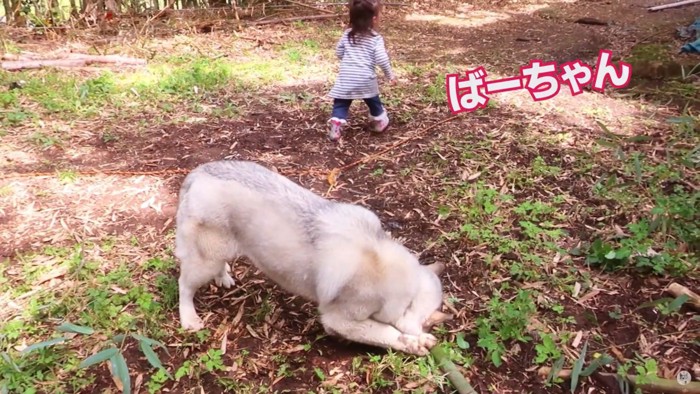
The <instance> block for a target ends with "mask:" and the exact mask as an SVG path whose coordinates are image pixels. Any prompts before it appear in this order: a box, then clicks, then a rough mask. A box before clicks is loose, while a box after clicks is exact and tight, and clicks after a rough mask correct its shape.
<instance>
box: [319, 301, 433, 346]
mask: <svg viewBox="0 0 700 394" xmlns="http://www.w3.org/2000/svg"><path fill="white" fill-rule="evenodd" d="M321 323H322V324H323V327H324V328H325V329H326V332H328V333H329V334H331V335H338V336H341V337H343V338H345V339H347V340H350V341H354V342H358V343H364V344H366V345H371V346H377V347H381V348H385V349H386V348H391V349H394V350H398V351H402V352H405V353H409V354H415V355H419V356H424V355H426V354H428V353H429V352H430V348H432V347H433V346H435V344H436V343H437V339H436V338H435V337H434V336H432V335H431V334H428V333H423V334H421V335H408V334H404V333H402V332H401V331H399V330H397V329H396V328H395V327H393V326H391V325H388V324H384V323H381V322H378V321H376V320H372V319H365V320H351V319H349V318H348V317H347V316H346V315H345V314H343V313H342V311H330V312H326V313H323V314H322V315H321Z"/></svg>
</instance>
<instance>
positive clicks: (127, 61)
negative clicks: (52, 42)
mask: <svg viewBox="0 0 700 394" xmlns="http://www.w3.org/2000/svg"><path fill="white" fill-rule="evenodd" d="M94 63H103V64H118V65H144V64H146V61H145V60H143V59H134V58H129V57H123V56H118V55H104V56H97V55H85V54H80V53H69V54H68V55H66V57H65V58H63V59H35V60H10V61H4V62H1V63H0V68H2V69H3V70H7V71H20V70H29V69H38V68H45V67H56V68H74V67H84V66H87V65H90V64H94Z"/></svg>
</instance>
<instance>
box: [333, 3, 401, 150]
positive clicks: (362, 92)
mask: <svg viewBox="0 0 700 394" xmlns="http://www.w3.org/2000/svg"><path fill="white" fill-rule="evenodd" d="M349 6H350V28H349V29H346V30H345V31H344V32H343V36H342V37H341V38H340V40H339V41H338V44H337V46H336V49H335V54H336V55H337V56H338V58H339V59H340V72H339V74H338V77H337V79H336V81H335V85H334V86H333V88H332V89H331V91H330V93H329V96H330V97H332V98H333V113H332V115H331V119H330V120H329V121H328V123H329V124H330V131H329V134H328V138H329V139H330V140H331V141H337V140H338V139H340V137H341V133H342V129H343V126H345V125H346V124H347V117H348V111H349V109H350V104H352V102H353V100H363V101H364V102H365V104H367V107H368V108H369V118H370V122H371V124H370V127H371V129H372V131H375V132H382V131H384V130H385V129H386V128H387V126H388V125H389V117H388V116H387V113H386V110H385V109H384V106H383V105H382V102H381V100H380V99H379V84H378V83H377V74H376V72H375V71H376V67H377V66H379V67H380V68H381V69H382V71H383V72H384V75H385V76H386V77H388V78H389V80H390V81H391V83H392V84H393V83H396V79H395V77H394V73H393V71H392V69H391V63H390V62H389V55H388V54H387V53H386V48H385V47H384V38H382V36H381V35H379V34H378V33H377V32H376V31H375V30H374V28H375V27H376V26H377V25H378V24H379V11H380V10H381V4H380V3H379V0H350V4H349Z"/></svg>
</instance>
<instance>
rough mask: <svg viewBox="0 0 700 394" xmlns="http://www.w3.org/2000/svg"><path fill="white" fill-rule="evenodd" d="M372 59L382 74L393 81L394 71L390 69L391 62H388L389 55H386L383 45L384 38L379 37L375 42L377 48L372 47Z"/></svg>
mask: <svg viewBox="0 0 700 394" xmlns="http://www.w3.org/2000/svg"><path fill="white" fill-rule="evenodd" d="M374 59H375V62H376V64H377V65H378V66H379V68H381V69H382V71H383V72H384V76H386V77H387V78H389V79H390V80H393V79H394V78H395V76H394V71H393V70H392V68H391V61H390V60H389V54H388V53H386V47H385V45H384V38H383V37H379V39H378V40H377V46H376V47H374Z"/></svg>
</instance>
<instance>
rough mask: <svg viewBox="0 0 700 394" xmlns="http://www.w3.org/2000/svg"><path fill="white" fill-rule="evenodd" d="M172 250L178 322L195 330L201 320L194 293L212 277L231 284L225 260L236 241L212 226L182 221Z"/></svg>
mask: <svg viewBox="0 0 700 394" xmlns="http://www.w3.org/2000/svg"><path fill="white" fill-rule="evenodd" d="M175 253H176V256H177V257H178V258H179V259H180V261H181V264H180V278H179V279H178V287H179V298H180V300H179V301H180V305H179V311H180V325H181V326H182V328H184V329H186V330H192V331H198V330H200V329H202V328H203V327H204V323H203V321H202V319H201V318H200V317H199V315H198V314H197V311H196V310H195V307H194V295H195V293H196V292H197V290H198V289H199V288H200V287H202V286H204V285H205V284H207V283H208V282H210V281H211V280H212V279H214V280H215V282H216V283H217V284H219V283H220V284H221V285H224V286H226V285H228V286H229V287H230V286H231V285H233V278H232V277H231V276H230V275H229V273H228V271H227V270H226V266H227V264H226V262H227V261H228V260H230V259H231V258H234V257H236V243H235V241H233V240H230V239H227V238H226V237H225V235H224V234H221V233H219V232H217V231H216V230H215V229H210V228H204V227H203V226H196V225H192V224H191V223H184V224H183V225H181V226H180V227H178V229H177V234H176V246H175Z"/></svg>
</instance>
